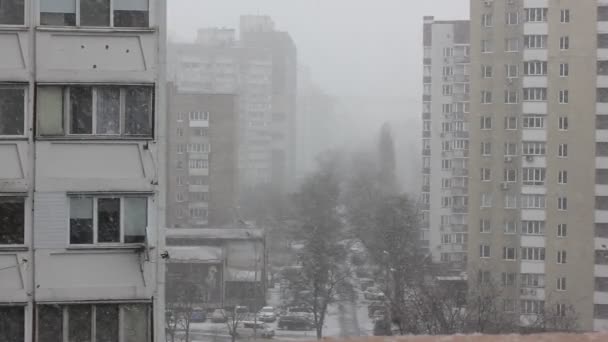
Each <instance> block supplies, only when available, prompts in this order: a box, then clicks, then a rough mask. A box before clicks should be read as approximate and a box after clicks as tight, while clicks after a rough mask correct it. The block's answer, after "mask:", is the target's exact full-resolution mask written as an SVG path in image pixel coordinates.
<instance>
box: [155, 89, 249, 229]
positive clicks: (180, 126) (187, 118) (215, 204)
mask: <svg viewBox="0 0 608 342" xmlns="http://www.w3.org/2000/svg"><path fill="white" fill-rule="evenodd" d="M168 88H169V96H168V99H167V101H168V104H169V110H168V113H169V114H168V115H169V122H168V133H167V135H168V137H169V139H168V146H167V152H168V153H167V155H168V172H167V177H168V178H167V186H168V194H167V196H168V198H169V201H168V204H167V211H168V212H167V215H166V216H167V227H170V228H177V227H186V228H192V227H199V228H200V227H207V226H212V227H221V226H225V225H228V224H231V223H234V221H235V219H236V218H237V216H236V207H237V184H238V163H237V154H238V125H237V122H238V110H237V99H236V96H235V95H233V94H201V93H196V92H195V93H191V92H179V91H178V90H177V88H176V87H174V86H173V85H169V87H168Z"/></svg>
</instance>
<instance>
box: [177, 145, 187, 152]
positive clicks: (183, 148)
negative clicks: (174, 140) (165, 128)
mask: <svg viewBox="0 0 608 342" xmlns="http://www.w3.org/2000/svg"><path fill="white" fill-rule="evenodd" d="M176 148H177V153H178V154H182V153H184V152H186V145H184V144H177V146H176Z"/></svg>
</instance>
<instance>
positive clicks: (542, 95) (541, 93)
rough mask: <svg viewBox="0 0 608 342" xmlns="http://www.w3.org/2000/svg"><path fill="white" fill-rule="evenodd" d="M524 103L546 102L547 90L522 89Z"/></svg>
mask: <svg viewBox="0 0 608 342" xmlns="http://www.w3.org/2000/svg"><path fill="white" fill-rule="evenodd" d="M524 101H547V88H524Z"/></svg>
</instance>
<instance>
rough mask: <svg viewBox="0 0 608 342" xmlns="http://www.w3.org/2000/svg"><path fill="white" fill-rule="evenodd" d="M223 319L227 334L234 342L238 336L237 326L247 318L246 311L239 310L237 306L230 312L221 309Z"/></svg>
mask: <svg viewBox="0 0 608 342" xmlns="http://www.w3.org/2000/svg"><path fill="white" fill-rule="evenodd" d="M222 312H223V314H224V319H225V321H226V328H227V329H228V335H230V338H231V341H232V342H235V341H236V339H237V337H239V326H240V325H242V322H243V321H244V320H245V319H246V318H247V313H245V312H239V311H238V310H237V308H234V309H233V310H232V311H231V312H229V313H228V312H227V311H225V310H224V311H222Z"/></svg>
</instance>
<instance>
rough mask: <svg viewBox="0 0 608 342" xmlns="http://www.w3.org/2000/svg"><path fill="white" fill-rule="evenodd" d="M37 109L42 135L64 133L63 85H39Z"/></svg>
mask: <svg viewBox="0 0 608 342" xmlns="http://www.w3.org/2000/svg"><path fill="white" fill-rule="evenodd" d="M36 110H37V112H38V113H37V114H38V115H37V117H38V132H39V134H40V135H63V134H64V133H63V88H62V87H38V91H37V92H36Z"/></svg>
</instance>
